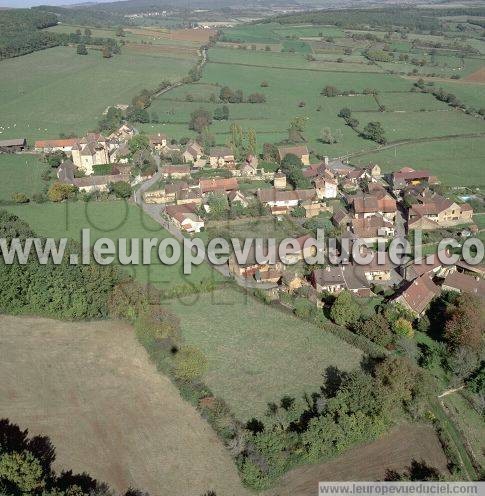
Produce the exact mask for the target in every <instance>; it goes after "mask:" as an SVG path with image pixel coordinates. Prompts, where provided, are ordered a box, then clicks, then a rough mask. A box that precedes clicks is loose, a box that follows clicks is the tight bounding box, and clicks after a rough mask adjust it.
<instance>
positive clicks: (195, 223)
mask: <svg viewBox="0 0 485 496" xmlns="http://www.w3.org/2000/svg"><path fill="white" fill-rule="evenodd" d="M197 208H198V205H197V204H195V203H186V204H184V205H168V206H167V207H166V209H165V213H166V214H167V216H168V217H169V219H170V221H171V222H172V223H173V224H174V225H175V226H176V227H177V228H178V229H180V230H183V231H186V232H188V233H199V232H200V231H201V230H203V229H204V221H203V220H202V219H201V218H200V217H199V216H198V215H197V213H196V212H197Z"/></svg>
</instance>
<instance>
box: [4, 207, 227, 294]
mask: <svg viewBox="0 0 485 496" xmlns="http://www.w3.org/2000/svg"><path fill="white" fill-rule="evenodd" d="M7 208H8V210H9V211H11V212H12V213H14V214H15V215H18V216H19V217H20V218H21V219H24V220H25V221H26V222H27V223H28V224H29V225H30V226H31V228H32V229H33V230H34V231H35V232H36V233H37V234H39V235H41V236H49V237H52V238H56V239H57V238H61V237H68V238H71V239H74V240H75V241H80V236H81V229H83V228H89V229H90V230H91V234H90V235H91V243H94V242H95V241H96V240H97V239H99V238H103V237H106V238H110V239H112V240H113V241H115V242H116V241H117V240H118V239H119V238H128V239H130V238H138V239H142V238H158V239H160V240H161V239H163V238H166V237H168V236H169V234H168V232H167V231H165V230H164V229H163V228H162V227H161V226H160V225H159V224H157V223H156V222H155V221H154V220H153V219H151V218H150V217H148V216H147V215H146V214H145V213H144V212H143V211H142V210H141V209H139V208H138V207H136V206H134V205H130V204H128V203H125V202H123V201H115V202H113V201H111V202H89V203H83V202H76V203H62V204H53V203H44V204H33V205H22V206H11V207H10V206H9V207H7ZM152 262H153V263H152V264H151V265H136V266H133V267H131V266H125V267H124V269H125V271H126V272H127V273H129V274H133V275H134V276H135V277H136V278H137V279H138V280H139V281H140V282H143V283H145V282H148V283H152V284H154V285H156V286H158V287H160V288H162V289H166V288H169V287H172V286H176V285H179V284H189V283H190V284H197V283H198V282H200V281H201V280H202V279H212V278H216V277H217V276H216V274H218V273H215V272H214V271H213V270H212V269H210V268H209V266H208V265H207V264H205V263H204V264H201V265H199V266H198V267H195V268H194V270H193V271H192V274H190V275H184V274H183V270H182V269H183V268H182V260H180V262H178V263H177V264H175V265H162V264H161V263H160V262H159V261H158V258H157V253H156V250H155V249H152Z"/></svg>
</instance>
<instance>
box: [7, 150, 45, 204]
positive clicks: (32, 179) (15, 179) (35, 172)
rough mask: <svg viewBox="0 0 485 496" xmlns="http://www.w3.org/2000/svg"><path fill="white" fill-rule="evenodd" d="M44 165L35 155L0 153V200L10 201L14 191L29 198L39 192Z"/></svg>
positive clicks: (42, 183)
mask: <svg viewBox="0 0 485 496" xmlns="http://www.w3.org/2000/svg"><path fill="white" fill-rule="evenodd" d="M46 167H47V165H46V164H44V163H42V162H41V161H40V160H39V158H38V157H37V156H35V155H34V156H33V155H0V175H1V177H2V180H1V181H0V201H10V200H11V199H12V195H13V194H14V193H24V194H26V195H27V196H28V197H29V198H32V195H33V194H35V193H40V192H41V191H42V188H43V187H44V184H45V183H44V182H43V181H42V179H41V175H42V172H43V171H44V170H45V169H46Z"/></svg>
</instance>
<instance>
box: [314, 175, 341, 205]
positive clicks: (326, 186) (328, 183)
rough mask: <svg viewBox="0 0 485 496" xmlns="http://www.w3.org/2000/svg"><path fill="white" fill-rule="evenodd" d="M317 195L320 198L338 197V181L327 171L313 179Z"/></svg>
mask: <svg viewBox="0 0 485 496" xmlns="http://www.w3.org/2000/svg"><path fill="white" fill-rule="evenodd" d="M313 184H314V185H315V190H316V192H317V197H318V199H319V200H322V199H324V198H337V185H338V184H337V181H336V180H335V179H334V178H333V177H332V175H331V174H330V173H328V172H327V171H325V172H324V174H323V175H321V176H319V177H317V178H315V179H314V180H313Z"/></svg>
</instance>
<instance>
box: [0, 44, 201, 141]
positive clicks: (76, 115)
mask: <svg viewBox="0 0 485 496" xmlns="http://www.w3.org/2000/svg"><path fill="white" fill-rule="evenodd" d="M75 51H76V49H75V48H74V47H56V48H50V49H48V50H43V51H40V52H35V53H32V54H29V55H24V56H22V57H18V58H14V59H8V60H3V61H1V62H0V131H1V134H0V139H5V138H13V137H20V136H22V137H26V138H27V139H28V140H29V141H30V142H32V141H33V140H36V139H46V138H57V137H59V134H60V133H64V134H70V133H74V134H76V135H82V134H83V133H85V132H86V131H88V130H90V129H93V128H94V127H95V126H96V124H97V122H98V120H99V119H100V117H101V114H102V112H103V111H104V110H105V109H106V107H108V106H109V105H116V104H120V103H125V104H129V103H130V102H131V99H132V98H133V96H135V94H137V93H139V92H140V91H141V90H142V89H144V88H149V89H152V88H155V87H157V86H158V84H159V83H160V82H162V81H163V80H170V81H176V80H178V79H181V78H182V77H183V76H185V75H186V74H187V72H188V71H189V70H190V68H191V67H192V66H193V64H194V62H195V58H193V57H185V58H182V57H178V56H176V55H173V56H170V54H166V55H163V54H156V55H153V54H151V55H145V54H143V53H136V54H134V53H129V52H128V51H127V52H126V53H122V54H121V55H115V56H113V57H112V58H111V59H103V58H102V56H101V53H100V52H99V51H94V50H90V51H89V54H88V55H86V56H80V55H76V52H75Z"/></svg>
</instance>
